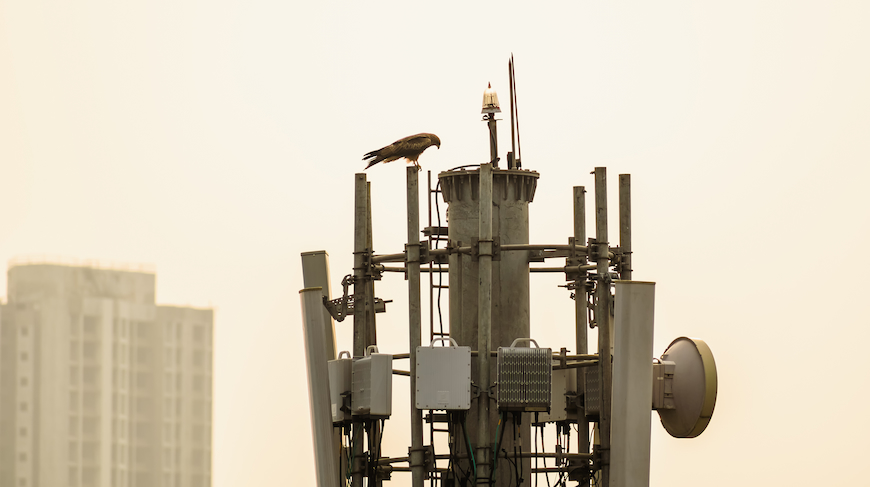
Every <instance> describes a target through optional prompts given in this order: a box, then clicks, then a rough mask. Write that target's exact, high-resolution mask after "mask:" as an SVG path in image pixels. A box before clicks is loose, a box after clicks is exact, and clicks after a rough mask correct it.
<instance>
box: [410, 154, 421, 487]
mask: <svg viewBox="0 0 870 487" xmlns="http://www.w3.org/2000/svg"><path fill="white" fill-rule="evenodd" d="M407 174H408V194H407V199H408V246H407V249H408V250H407V253H408V260H407V262H406V264H405V265H406V266H407V269H408V323H409V324H408V326H409V329H408V337H409V342H410V343H409V352H410V354H411V356H410V358H411V360H410V362H411V394H410V397H411V448H410V450H409V455H408V456H409V457H410V466H411V485H412V486H413V487H423V480H424V478H425V474H426V470H425V464H424V455H423V411H421V410H419V409H417V407H416V402H415V400H414V394H415V393H416V392H417V347H419V346H420V340H421V337H420V335H421V331H420V329H421V327H422V318H421V315H420V190H419V188H418V170H417V168H416V167H414V166H408V168H407Z"/></svg>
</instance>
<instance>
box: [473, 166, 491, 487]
mask: <svg viewBox="0 0 870 487" xmlns="http://www.w3.org/2000/svg"><path fill="white" fill-rule="evenodd" d="M479 195H480V197H479V199H478V203H479V206H480V208H479V215H480V222H479V227H478V228H479V230H478V232H479V233H478V235H479V238H478V282H479V287H478V303H477V321H478V326H477V351H478V353H477V362H478V368H479V369H478V384H477V386H478V390H479V391H480V396H478V398H477V408H478V409H477V411H478V412H477V420H478V430H477V451H478V453H477V454H476V455H475V458H476V460H477V479H478V481H479V480H480V479H489V467H490V464H489V462H490V460H489V457H490V455H489V450H490V447H489V384H490V378H489V353H488V352H489V351H491V350H492V164H481V166H480V193H479Z"/></svg>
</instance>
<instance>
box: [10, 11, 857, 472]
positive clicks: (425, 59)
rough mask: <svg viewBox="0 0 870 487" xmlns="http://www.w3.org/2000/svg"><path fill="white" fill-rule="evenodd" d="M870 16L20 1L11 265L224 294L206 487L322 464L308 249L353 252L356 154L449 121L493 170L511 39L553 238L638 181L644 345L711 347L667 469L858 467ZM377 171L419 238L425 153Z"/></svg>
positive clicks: (375, 179) (461, 148)
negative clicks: (701, 396)
mask: <svg viewBox="0 0 870 487" xmlns="http://www.w3.org/2000/svg"><path fill="white" fill-rule="evenodd" d="M868 21H870V3H867V2H864V1H837V2H823V1H764V2H759V1H730V2H688V1H682V2H645V1H625V2H619V3H605V2H562V3H554V4H551V5H549V6H541V5H537V6H533V5H532V2H517V3H516V4H508V3H498V4H493V3H489V4H480V5H470V4H460V3H454V2H442V3H437V2H436V3H432V2H428V3H409V2H392V3H387V2H377V3H372V2H366V3H363V2H358V3H353V4H349V5H346V4H343V3H339V2H305V3H303V2H286V1H282V2H278V1H259V0H254V1H246V2H241V1H237V0H227V1H211V2H202V1H193V0H172V1H165V0H158V1H148V2H144V1H139V2H110V1H95V0H85V1H82V2H75V3H70V2H59V1H44V0H28V1H14V0H0V209H2V218H0V262H3V263H6V262H8V261H9V260H10V259H13V258H20V257H28V256H30V257H33V256H35V258H37V259H39V258H42V257H41V256H48V257H46V258H47V259H48V260H49V261H58V260H62V261H75V260H78V261H85V260H88V259H96V260H100V261H102V262H105V263H110V262H116V263H125V264H134V265H138V264H147V265H151V266H153V267H154V268H155V269H156V272H157V283H158V284H157V299H158V303H160V304H179V305H192V306H213V307H214V308H215V309H216V313H215V326H216V333H215V337H216V338H215V340H216V342H215V346H216V349H215V353H216V357H215V362H214V363H215V386H214V391H215V414H214V421H215V424H214V458H213V465H214V486H215V487H235V486H240V485H258V486H264V487H270V486H288V485H312V484H313V483H314V470H313V467H312V461H313V458H312V456H311V453H310V450H311V438H310V434H311V430H310V425H309V412H308V399H307V384H306V379H305V373H304V371H305V369H304V367H305V365H304V360H303V356H304V354H303V347H302V332H301V329H300V319H301V315H300V309H299V295H298V291H299V290H300V289H301V288H302V276H301V270H300V253H301V252H304V251H309V250H320V249H324V250H327V251H328V252H329V254H330V258H331V266H332V267H331V269H332V283H333V286H334V288H338V285H339V282H340V280H341V277H342V276H343V275H345V274H348V273H350V272H351V270H352V269H351V268H352V254H351V252H352V248H351V246H352V240H353V234H352V207H353V202H352V198H353V174H354V173H356V172H360V171H362V169H363V167H364V166H365V164H364V163H363V162H362V161H361V160H360V159H361V157H362V155H363V154H364V153H365V152H368V151H370V150H373V149H377V148H379V147H381V146H383V145H385V144H388V143H390V142H392V141H394V140H396V139H398V138H400V137H403V136H405V135H410V134H414V133H417V132H434V133H436V134H438V135H439V136H440V138H441V140H442V142H443V143H442V147H441V149H440V150H434V149H430V150H429V151H427V152H426V153H424V154H423V156H422V157H421V163H422V165H423V167H424V169H430V170H432V171H433V172H435V173H437V172H438V171H443V170H446V169H449V168H451V167H455V166H458V165H461V164H474V163H481V162H484V161H485V160H486V159H487V158H488V154H489V152H488V150H489V149H488V142H487V133H486V129H485V124H484V123H483V122H481V121H480V114H479V111H480V101H481V97H482V92H483V90H484V88H486V85H487V82H492V86H493V88H495V89H496V90H498V93H499V96H500V98H501V101H502V105H503V108H504V109H505V113H503V114H502V115H503V116H502V118H505V119H507V118H508V114H507V110H506V107H507V100H508V81H507V60H508V57H509V56H510V53H511V52H513V53H514V55H515V56H516V63H517V88H518V95H519V112H520V122H521V130H522V137H523V138H522V148H523V162H524V166H525V168H527V169H533V170H536V171H539V172H540V173H541V178H540V181H539V185H538V191H537V195H536V197H535V201H534V203H532V205H531V241H532V243H566V242H567V237H568V236H569V234H570V232H571V225H572V223H571V222H572V217H571V206H570V204H571V188H572V186H574V185H585V186H587V187H588V188H590V189H591V188H592V186H593V178H592V176H590V175H589V172H590V171H592V170H593V168H594V167H595V166H606V167H607V168H608V176H609V181H610V183H611V186H610V188H609V192H610V195H611V201H612V205H613V206H612V208H615V197H616V181H617V175H618V174H620V173H631V174H632V183H633V190H634V191H633V195H632V199H633V204H634V216H633V221H634V269H635V272H634V277H635V279H640V280H649V281H655V282H656V283H657V286H656V294H657V301H656V339H655V343H656V346H655V353H656V355H660V354H661V353H662V352H663V351H664V348H665V346H667V344H668V343H669V342H670V341H671V340H672V339H674V338H676V337H678V336H683V335H688V336H694V337H699V338H702V339H704V340H706V342H707V343H708V345H709V346H710V347H711V349H712V350H713V353H714V355H715V358H716V362H717V366H718V371H719V396H718V401H717V404H716V411H715V413H714V416H713V419H712V421H711V423H710V425H709V427H708V428H707V431H706V432H704V434H703V435H701V436H700V437H699V438H696V439H693V440H677V439H674V438H671V437H670V436H668V435H667V433H666V432H665V431H664V429H663V428H662V427H661V425H660V424H659V423H658V419H657V417H656V416H654V417H653V428H652V463H653V465H652V473H651V475H652V480H651V485H669V486H673V487H682V486H696V485H705V486H723V487H724V486H732V485H735V483H741V484H742V483H746V484H749V485H793V486H810V485H817V484H819V483H825V484H828V485H862V484H866V482H867V478H870V463H868V462H867V461H866V458H865V457H866V450H867V449H866V438H867V437H868V436H870V419H868V416H867V414H866V413H865V411H866V410H867V406H866V405H867V403H868V400H870V372H868V371H867V368H866V360H865V355H866V343H867V341H868V339H870V318H868V305H867V303H866V302H867V290H868V285H867V279H866V278H867V274H868V271H870V263H868V259H867V257H866V256H865V253H866V249H867V248H868V247H870V216H868V208H870V194H868V193H870V192H868V191H867V189H866V183H867V181H868V179H870V169H868V160H870V146H868V140H870V115H868V114H870V90H868V86H870V63H868V59H870V52H868V51H870V29H867V25H868ZM500 129H501V130H500V136H501V141H500V142H501V151H500V152H501V155H502V157H504V153H505V152H506V150H507V149H505V148H506V147H508V146H509V133H510V131H509V126H508V125H507V123H502V125H500ZM425 174H426V173H425V171H424V172H423V173H422V175H423V177H424V178H425ZM368 177H369V180H370V181H371V182H372V189H373V213H374V243H375V250H376V251H377V252H379V253H395V252H400V251H401V250H402V248H403V242H404V238H405V226H404V225H405V220H404V213H403V208H404V204H405V203H404V194H405V189H404V178H405V169H404V163H400V162H397V163H391V164H388V165H378V166H375V167H373V168H371V169H370V170H369V171H368ZM422 181H424V183H423V184H422V186H423V187H424V188H425V179H423V180H422ZM591 201H592V200H591V199H589V200H587V204H589V205H591ZM423 209H424V211H425V205H424V206H423ZM611 216H612V217H613V218H612V220H611V228H612V229H616V228H617V227H616V223H615V222H616V219H615V212H611ZM425 221H426V220H425V218H424V219H423V222H424V224H425ZM589 222H590V223H589V225H590V228H592V220H591V218H590V220H589ZM616 238H617V237H616V233H615V232H614V233H612V235H611V241H613V242H615V241H616ZM554 265H556V264H554ZM0 275H2V278H0V296H5V295H6V292H5V290H6V276H5V273H3V274H0ZM562 283H563V281H562V280H561V279H560V278H558V277H556V276H554V275H547V276H541V275H534V276H532V304H531V307H532V335H533V337H534V338H536V339H537V341H538V342H539V343H540V344H541V346H544V347H552V348H554V349H558V348H560V347H561V346H568V347H569V348H570V346H571V344H572V343H573V338H570V339H569V340H566V338H565V337H566V336H570V335H569V334H568V333H569V332H570V330H571V329H572V328H573V306H572V302H571V301H570V300H569V299H568V297H567V293H566V291H564V290H563V289H561V288H558V287H556V286H557V285H558V284H562ZM377 294H378V296H379V297H382V298H385V299H393V300H394V303H392V304H391V305H390V307H389V308H388V310H389V312H388V313H387V314H386V315H379V330H381V331H382V334H381V336H380V343H381V348H380V349H381V351H382V352H389V353H401V352H406V351H407V347H408V343H407V330H406V328H407V327H406V325H405V322H406V316H407V307H406V300H407V291H406V288H405V282H404V281H403V280H402V279H401V277H399V276H394V275H390V276H387V277H386V278H385V279H384V281H383V282H382V283H381V284H380V286H379V288H378V292H377ZM424 296H426V294H425V293H424ZM425 301H426V300H425V299H424V302H425ZM424 316H428V311H427V310H426V309H425V308H424ZM336 331H337V333H338V343H339V349H340V350H345V349H349V348H350V341H351V337H350V322H349V321H347V322H345V323H341V324H337V326H336ZM403 379H404V378H401V377H397V378H396V387H395V395H394V408H393V409H394V411H398V413H397V414H396V415H395V416H394V419H393V420H391V421H390V422H388V424H387V430H386V436H385V438H386V439H385V445H384V451H385V454H388V455H392V456H398V455H404V454H406V451H407V450H406V448H407V446H408V443H409V437H408V435H407V426H406V425H405V421H406V419H404V418H407V412H406V411H407V409H408V406H407V404H408V399H407V397H406V396H404V395H402V394H403V391H406V390H407V388H406V386H403V384H404V383H405V382H404V380H403ZM403 387H404V389H403ZM394 479H395V480H394V481H393V484H394V485H405V484H406V482H407V483H409V477H408V476H407V475H405V474H395V475H394Z"/></svg>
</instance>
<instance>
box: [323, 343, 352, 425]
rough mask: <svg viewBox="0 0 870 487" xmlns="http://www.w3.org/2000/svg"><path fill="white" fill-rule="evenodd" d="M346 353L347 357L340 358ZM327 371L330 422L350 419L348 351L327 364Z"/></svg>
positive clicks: (350, 371) (350, 375) (350, 362)
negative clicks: (330, 410)
mask: <svg viewBox="0 0 870 487" xmlns="http://www.w3.org/2000/svg"><path fill="white" fill-rule="evenodd" d="M342 355H347V358H341V356H342ZM326 365H327V371H328V372H329V402H330V405H331V409H332V422H333V424H334V423H343V422H345V421H350V418H351V414H350V391H351V388H352V387H353V359H352V358H350V354H349V353H348V352H341V353H340V354H338V359H336V360H330V361H329V362H328V363H327V364H326Z"/></svg>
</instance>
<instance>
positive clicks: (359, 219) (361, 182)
mask: <svg viewBox="0 0 870 487" xmlns="http://www.w3.org/2000/svg"><path fill="white" fill-rule="evenodd" d="M367 229H368V185H367V183H366V175H365V173H357V174H356V175H355V179H354V212H353V356H354V357H356V358H359V357H364V356H365V349H366V339H367V331H366V309H365V308H366V306H365V303H366V285H365V275H366V269H365V265H366V253H367V252H366V243H367V242H368V235H367V234H368V231H367ZM363 433H364V426H363V423H362V421H358V420H356V421H354V422H353V440H352V441H353V446H352V448H353V457H354V458H355V459H357V460H355V462H354V465H353V466H352V471H353V478H352V481H353V484H352V485H353V487H363V470H364V469H363V468H362V465H363Z"/></svg>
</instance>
